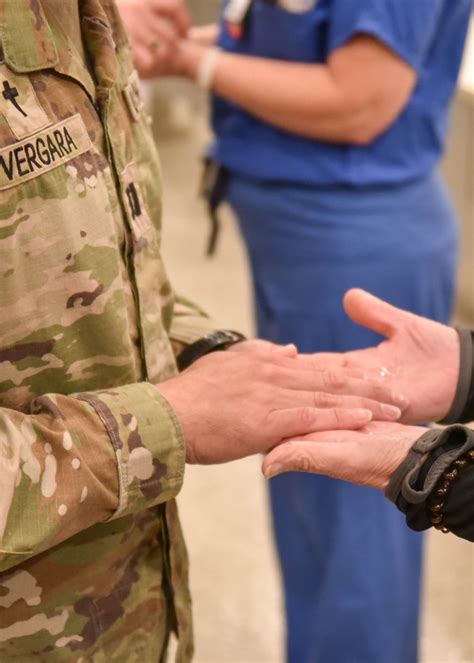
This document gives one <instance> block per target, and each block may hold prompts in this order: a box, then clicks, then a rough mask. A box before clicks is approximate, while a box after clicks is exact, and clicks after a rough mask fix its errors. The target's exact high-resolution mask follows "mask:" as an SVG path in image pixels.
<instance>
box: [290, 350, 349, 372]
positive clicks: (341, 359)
mask: <svg viewBox="0 0 474 663" xmlns="http://www.w3.org/2000/svg"><path fill="white" fill-rule="evenodd" d="M298 362H299V363H301V364H302V365H305V366H308V368H311V369H312V370H320V371H322V370H325V369H327V368H338V367H341V368H344V367H345V366H346V364H347V359H346V356H345V355H344V354H343V353H341V352H316V353H312V354H306V353H305V354H303V353H302V354H299V355H298Z"/></svg>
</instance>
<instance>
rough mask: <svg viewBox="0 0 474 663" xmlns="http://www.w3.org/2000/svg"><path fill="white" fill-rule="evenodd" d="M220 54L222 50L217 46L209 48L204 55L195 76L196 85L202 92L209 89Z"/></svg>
mask: <svg viewBox="0 0 474 663" xmlns="http://www.w3.org/2000/svg"><path fill="white" fill-rule="evenodd" d="M221 53H222V49H221V48H218V47H217V46H211V47H210V48H208V49H207V51H206V52H205V53H204V55H203V58H202V60H201V63H200V64H199V68H198V71H197V75H196V83H197V84H198V85H199V87H200V88H201V89H202V90H210V89H211V87H212V83H213V82H214V75H215V73H216V67H217V63H218V61H219V58H220V55H221Z"/></svg>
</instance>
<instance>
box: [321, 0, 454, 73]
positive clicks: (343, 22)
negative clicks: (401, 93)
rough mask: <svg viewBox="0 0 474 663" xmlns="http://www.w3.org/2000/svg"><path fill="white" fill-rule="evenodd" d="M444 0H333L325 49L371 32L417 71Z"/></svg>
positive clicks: (427, 47) (331, 48)
mask: <svg viewBox="0 0 474 663" xmlns="http://www.w3.org/2000/svg"><path fill="white" fill-rule="evenodd" d="M444 3H445V0H416V2H413V0H333V3H332V6H331V16H330V23H329V52H332V51H334V50H335V49H337V48H339V47H341V46H343V45H344V44H345V43H346V42H348V41H349V40H350V39H351V38H352V37H355V36H356V35H359V34H365V35H371V36H373V37H375V38H376V39H378V40H379V41H380V42H382V43H383V44H384V45H385V46H387V47H388V48H390V49H391V50H392V51H394V52H395V53H396V54H397V55H399V56H400V57H401V58H402V59H403V60H405V61H406V62H407V63H408V64H409V65H410V66H411V67H413V69H415V70H416V71H417V72H419V71H420V69H421V68H422V66H423V62H424V60H425V57H426V55H427V54H428V52H429V50H430V47H431V45H432V42H433V39H434V36H435V34H436V29H437V26H438V23H439V20H440V16H441V13H442V10H443V8H444Z"/></svg>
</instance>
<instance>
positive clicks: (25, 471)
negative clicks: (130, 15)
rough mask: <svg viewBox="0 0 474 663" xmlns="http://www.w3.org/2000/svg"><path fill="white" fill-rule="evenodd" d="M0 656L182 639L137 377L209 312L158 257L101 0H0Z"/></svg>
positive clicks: (127, 656) (130, 111) (162, 433)
mask: <svg viewBox="0 0 474 663" xmlns="http://www.w3.org/2000/svg"><path fill="white" fill-rule="evenodd" d="M0 29H1V33H0V34H1V44H2V51H1V54H0V55H1V57H0V60H1V64H0V660H1V661H2V663H3V662H6V661H15V662H17V661H21V662H30V661H35V663H36V662H41V661H75V662H76V663H80V662H85V661H97V662H102V661H103V662H106V661H107V662H109V661H119V662H122V661H123V662H131V661H139V660H140V661H141V662H143V661H145V662H148V661H150V662H151V661H156V662H158V661H162V660H164V656H165V652H166V647H167V642H168V638H169V634H170V632H171V631H175V632H176V633H177V635H178V639H179V646H178V650H177V654H176V660H177V661H188V660H190V658H191V656H192V621H191V612H190V598H189V591H188V581H187V558H186V550H185V546H184V542H183V538H182V535H181V531H180V526H179V520H178V515H177V509H176V504H175V502H174V497H175V496H176V495H177V493H178V492H179V490H180V488H181V484H182V481H183V473H184V457H185V453H184V441H183V438H182V433H181V430H180V427H179V424H178V422H177V421H176V418H175V415H174V413H173V411H172V410H171V409H170V407H169V406H168V404H167V403H166V401H165V400H164V399H163V398H162V397H161V396H160V394H159V392H158V390H157V389H155V387H154V386H152V384H150V383H156V382H159V381H162V380H164V379H166V378H169V377H170V376H173V375H174V374H175V372H176V364H175V360H174V355H173V351H172V342H173V344H174V342H179V343H186V342H191V341H193V340H196V339H197V338H199V337H200V336H202V335H203V333H205V332H206V331H207V330H209V329H210V328H211V323H210V321H208V320H206V319H205V317H204V316H203V315H202V313H201V312H200V311H199V309H196V308H194V307H193V306H192V304H190V303H189V302H186V300H179V299H177V298H176V297H175V296H174V294H173V291H172V289H171V286H170V284H169V281H168V279H167V276H166V273H165V270H164V267H163V263H162V259H161V256H160V250H159V244H160V216H161V207H160V206H161V195H160V190H159V182H160V173H159V164H158V159H157V155H156V152H155V148H154V145H153V140H152V136H151V134H150V131H149V127H148V119H147V116H146V114H145V112H144V110H143V104H142V103H141V101H140V95H139V89H138V85H137V79H136V74H135V73H134V71H133V69H132V66H131V60H130V54H129V48H128V45H127V40H126V35H125V33H124V29H123V26H122V24H121V22H120V19H119V16H118V12H117V9H116V8H115V5H114V2H113V1H112V0H81V1H80V2H78V0H61V2H59V0H41V2H40V0H0Z"/></svg>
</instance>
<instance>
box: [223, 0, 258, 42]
mask: <svg viewBox="0 0 474 663" xmlns="http://www.w3.org/2000/svg"><path fill="white" fill-rule="evenodd" d="M252 2H253V0H230V2H229V3H228V5H227V6H226V8H225V9H224V14H223V19H224V23H225V25H226V28H227V30H228V32H229V34H230V36H231V37H232V38H233V39H241V38H242V36H243V34H244V24H245V19H246V18H247V16H248V13H249V11H250V7H251V6H252Z"/></svg>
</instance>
